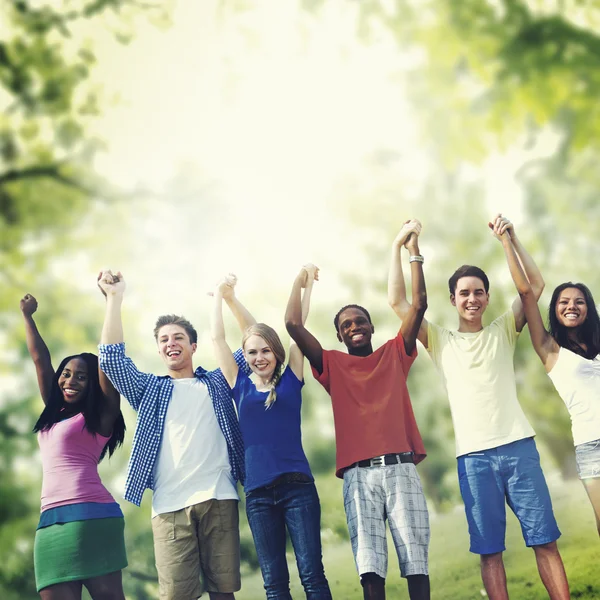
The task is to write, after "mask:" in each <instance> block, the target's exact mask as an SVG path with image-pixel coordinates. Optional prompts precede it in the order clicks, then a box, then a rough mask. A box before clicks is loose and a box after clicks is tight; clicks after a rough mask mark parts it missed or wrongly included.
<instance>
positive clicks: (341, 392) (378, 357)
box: [313, 333, 426, 477]
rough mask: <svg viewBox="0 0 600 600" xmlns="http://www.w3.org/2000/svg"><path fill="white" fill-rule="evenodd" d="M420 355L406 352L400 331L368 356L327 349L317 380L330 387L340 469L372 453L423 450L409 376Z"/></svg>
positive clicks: (421, 456) (418, 457)
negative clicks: (321, 371)
mask: <svg viewBox="0 0 600 600" xmlns="http://www.w3.org/2000/svg"><path fill="white" fill-rule="evenodd" d="M416 357H417V348H416V346H415V350H414V352H413V355H412V356H409V355H408V354H406V350H405V349H404V340H403V339H402V335H401V334H400V333H398V335H397V336H396V337H395V338H394V339H393V340H389V341H387V342H386V343H385V344H384V345H383V346H381V348H378V349H377V350H375V352H373V353H372V354H370V355H369V356H352V355H351V354H346V353H345V352H339V351H338V350H323V373H321V375H319V374H318V373H317V371H316V370H315V369H314V368H313V375H314V376H315V378H316V379H317V381H318V382H319V383H320V384H321V385H322V386H323V387H324V388H325V389H326V390H327V391H328V392H329V395H330V396H331V404H332V406H333V420H334V423H335V439H336V460H335V462H336V475H337V476H338V477H342V474H343V470H344V469H345V468H346V467H349V466H350V465H352V464H354V463H355V462H358V461H359V460H364V459H366V458H372V457H374V456H380V455H382V454H392V453H393V454H395V453H399V452H414V453H415V463H418V462H420V461H422V460H423V459H424V458H425V456H426V453H425V447H424V446H423V440H422V439H421V434H420V433H419V429H418V427H417V423H416V421H415V415H414V413H413V410H412V405H411V403H410V396H409V395H408V388H407V386H406V377H407V375H408V371H409V370H410V367H411V365H412V364H413V362H414V360H415V358H416Z"/></svg>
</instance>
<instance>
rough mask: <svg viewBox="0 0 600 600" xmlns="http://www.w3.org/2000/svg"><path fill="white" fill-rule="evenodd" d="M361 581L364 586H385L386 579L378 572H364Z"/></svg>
mask: <svg viewBox="0 0 600 600" xmlns="http://www.w3.org/2000/svg"><path fill="white" fill-rule="evenodd" d="M360 583H361V585H362V586H363V587H384V586H385V579H384V578H383V577H380V576H379V575H377V573H364V574H363V575H361V576H360Z"/></svg>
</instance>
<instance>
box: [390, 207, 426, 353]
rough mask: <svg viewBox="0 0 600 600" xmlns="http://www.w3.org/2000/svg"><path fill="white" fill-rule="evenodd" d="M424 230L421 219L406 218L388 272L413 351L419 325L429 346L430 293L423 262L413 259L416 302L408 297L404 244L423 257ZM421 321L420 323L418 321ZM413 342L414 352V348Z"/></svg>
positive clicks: (394, 301) (392, 295) (392, 299)
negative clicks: (421, 238) (427, 312)
mask: <svg viewBox="0 0 600 600" xmlns="http://www.w3.org/2000/svg"><path fill="white" fill-rule="evenodd" d="M420 233H421V223H420V222H419V221H418V220H417V219H411V220H410V221H406V223H404V225H403V226H402V228H401V229H400V232H399V233H398V235H397V236H396V238H395V239H394V242H393V243H392V257H391V261H390V272H389V276H388V302H389V305H390V306H391V307H392V308H393V309H394V312H395V313H396V314H397V315H398V317H400V319H401V320H402V328H401V331H402V337H403V339H404V344H405V346H406V351H407V352H409V349H408V345H407V342H408V341H410V339H411V337H412V333H410V332H411V331H412V329H413V328H415V327H416V334H415V335H416V337H417V339H418V340H419V341H420V342H421V343H422V344H423V345H424V346H425V347H427V321H426V320H425V319H424V318H423V315H424V314H425V309H426V308H427V293H426V291H425V279H424V277H423V264H422V263H421V262H418V260H413V261H411V263H410V272H411V279H412V304H411V303H410V302H409V301H408V300H407V298H406V284H405V282H404V273H403V271H402V256H401V254H402V246H405V247H406V248H407V250H408V252H409V255H410V256H411V257H412V256H416V257H420V254H419V245H418V236H419V234H420ZM417 323H418V325H417ZM412 347H414V342H413V346H411V350H410V351H411V352H412Z"/></svg>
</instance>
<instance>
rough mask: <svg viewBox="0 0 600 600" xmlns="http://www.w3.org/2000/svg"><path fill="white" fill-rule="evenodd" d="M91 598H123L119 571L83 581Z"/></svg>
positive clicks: (107, 599) (123, 599)
mask: <svg viewBox="0 0 600 600" xmlns="http://www.w3.org/2000/svg"><path fill="white" fill-rule="evenodd" d="M83 585H85V587H86V588H87V591H88V592H89V593H90V596H91V597H92V600H125V594H124V593H123V580H122V575H121V571H114V572H113V573H108V574H106V575H99V576H98V577H91V578H90V579H86V580H85V581H84V582H83Z"/></svg>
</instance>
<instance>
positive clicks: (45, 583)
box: [35, 562, 128, 592]
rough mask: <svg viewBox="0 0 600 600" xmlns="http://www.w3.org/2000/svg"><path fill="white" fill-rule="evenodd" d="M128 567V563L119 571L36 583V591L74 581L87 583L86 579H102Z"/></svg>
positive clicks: (114, 570)
mask: <svg viewBox="0 0 600 600" xmlns="http://www.w3.org/2000/svg"><path fill="white" fill-rule="evenodd" d="M127 567H128V563H127V562H125V564H124V565H123V566H122V567H120V568H118V569H113V568H111V569H102V570H101V571H99V572H97V573H89V574H85V575H83V576H82V575H68V576H65V577H57V578H56V579H53V580H52V581H48V582H43V583H41V584H39V583H36V586H35V588H36V591H37V592H39V591H40V590H43V589H44V588H47V587H50V586H51V585H56V584H57V583H71V582H73V581H85V580H86V579H92V578H93V577H102V576H103V575H108V574H110V573H116V572H117V571H123V570H124V569H126V568H127Z"/></svg>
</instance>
